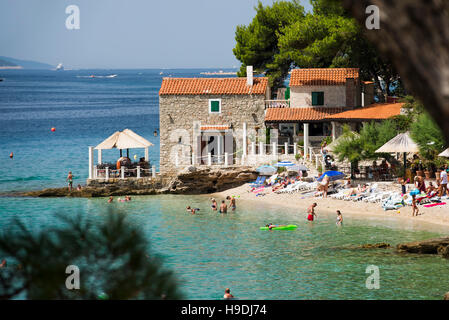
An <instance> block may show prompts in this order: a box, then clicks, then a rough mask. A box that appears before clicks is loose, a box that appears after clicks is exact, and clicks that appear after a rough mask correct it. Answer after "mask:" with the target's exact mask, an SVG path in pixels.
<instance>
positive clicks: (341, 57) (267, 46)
mask: <svg viewBox="0 0 449 320" xmlns="http://www.w3.org/2000/svg"><path fill="white" fill-rule="evenodd" d="M311 2H312V5H313V13H308V14H304V9H303V8H302V7H301V6H300V5H299V2H297V1H293V2H286V1H277V2H274V3H273V5H272V7H268V6H267V7H264V6H263V5H262V4H261V3H259V5H258V7H256V11H257V13H256V16H255V17H254V19H253V21H252V22H251V23H250V24H249V25H248V26H238V27H237V30H236V41H237V44H236V47H235V48H234V55H235V56H236V58H237V59H238V60H240V61H241V62H242V68H241V71H240V73H239V74H240V75H244V74H245V70H244V69H245V67H246V66H247V65H253V66H254V67H255V68H256V69H257V70H259V71H264V72H266V74H267V75H268V77H269V78H270V84H271V85H274V87H275V88H277V87H279V86H281V85H282V83H283V80H284V79H285V77H286V76H287V73H288V71H289V70H290V69H291V68H292V67H300V68H329V67H337V68H338V67H358V68H360V72H361V76H362V78H363V79H366V80H371V79H374V81H375V86H376V89H377V90H378V91H382V92H383V93H387V94H389V93H390V84H392V83H394V84H397V85H398V86H399V88H400V87H401V82H400V79H399V77H398V74H397V72H396V71H395V70H394V68H393V66H392V64H391V63H389V61H386V60H384V59H382V58H381V57H380V56H379V54H378V53H377V50H376V49H375V48H374V46H372V45H371V44H370V43H369V42H368V41H367V40H366V39H365V37H364V34H363V33H364V30H363V29H362V28H361V27H360V26H359V25H358V24H357V22H356V21H355V20H354V19H353V18H352V17H350V15H349V14H348V13H347V12H346V11H345V10H344V9H343V7H342V6H341V4H340V1H338V0H312V1H311ZM276 21H277V22H276ZM378 76H380V77H381V78H382V79H383V80H384V82H385V85H384V86H382V85H381V84H380V82H379V80H378Z"/></svg>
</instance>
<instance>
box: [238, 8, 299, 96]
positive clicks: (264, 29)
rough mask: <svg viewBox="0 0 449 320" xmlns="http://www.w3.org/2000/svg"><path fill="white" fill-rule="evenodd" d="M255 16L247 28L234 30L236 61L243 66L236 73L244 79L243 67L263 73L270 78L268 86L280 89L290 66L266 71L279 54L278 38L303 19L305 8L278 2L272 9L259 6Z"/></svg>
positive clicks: (240, 26) (286, 64) (287, 64)
mask: <svg viewBox="0 0 449 320" xmlns="http://www.w3.org/2000/svg"><path fill="white" fill-rule="evenodd" d="M255 10H256V12H257V13H256V16H255V17H254V19H253V21H252V22H251V23H250V24H249V25H248V26H244V25H239V26H237V29H236V32H235V40H236V46H235V48H234V49H233V52H234V55H235V57H236V58H237V59H238V60H239V61H241V62H242V66H241V68H240V71H239V73H238V75H239V76H245V75H246V66H249V65H252V66H253V67H254V70H255V71H259V72H266V73H267V74H268V75H269V76H270V85H274V86H275V87H279V86H281V85H282V84H281V83H280V81H281V80H282V79H283V78H285V76H286V75H287V74H288V71H289V68H290V63H288V62H286V63H284V64H283V65H282V66H279V68H277V69H270V68H268V67H267V66H268V64H270V63H272V62H273V59H274V56H275V55H276V54H277V53H279V48H278V38H279V37H280V35H281V34H282V33H283V30H284V28H285V27H286V26H287V25H290V24H292V23H294V22H295V21H297V20H300V19H302V18H303V17H304V7H303V6H301V5H300V3H299V1H297V0H293V1H291V2H290V1H289V2H287V1H277V2H274V3H273V4H272V6H264V5H263V4H262V3H261V2H259V3H258V5H257V7H255Z"/></svg>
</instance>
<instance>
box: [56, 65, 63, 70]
mask: <svg viewBox="0 0 449 320" xmlns="http://www.w3.org/2000/svg"><path fill="white" fill-rule="evenodd" d="M62 70H64V66H63V65H62V63H60V64H58V65H57V66H56V71H62Z"/></svg>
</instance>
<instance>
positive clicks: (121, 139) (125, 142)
mask: <svg viewBox="0 0 449 320" xmlns="http://www.w3.org/2000/svg"><path fill="white" fill-rule="evenodd" d="M152 145H153V144H152V143H151V142H150V141H148V140H146V139H145V138H143V137H141V136H139V135H138V134H136V133H135V132H133V131H132V130H129V129H125V130H123V131H116V132H114V133H113V134H112V135H111V136H110V137H109V138H107V139H106V140H104V141H103V142H102V143H100V144H99V145H97V146H96V147H95V149H96V150H104V149H140V148H143V149H144V148H148V147H150V146H152Z"/></svg>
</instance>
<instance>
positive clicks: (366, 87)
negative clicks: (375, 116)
mask: <svg viewBox="0 0 449 320" xmlns="http://www.w3.org/2000/svg"><path fill="white" fill-rule="evenodd" d="M362 94H363V97H364V98H363V100H364V104H363V106H369V105H370V104H373V103H374V82H372V81H364V82H363V93H362Z"/></svg>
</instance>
